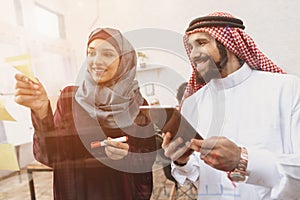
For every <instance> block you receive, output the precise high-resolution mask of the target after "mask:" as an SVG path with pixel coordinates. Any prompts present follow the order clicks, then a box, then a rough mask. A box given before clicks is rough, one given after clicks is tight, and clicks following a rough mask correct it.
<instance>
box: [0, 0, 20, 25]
mask: <svg viewBox="0 0 300 200" xmlns="http://www.w3.org/2000/svg"><path fill="white" fill-rule="evenodd" d="M0 21H2V22H5V23H7V24H12V25H17V17H16V10H15V4H14V1H0Z"/></svg>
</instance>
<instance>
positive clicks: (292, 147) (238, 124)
mask: <svg viewBox="0 0 300 200" xmlns="http://www.w3.org/2000/svg"><path fill="white" fill-rule="evenodd" d="M182 114H183V115H184V116H185V117H186V119H187V120H188V121H189V122H190V123H191V124H192V126H193V127H194V128H195V129H196V130H197V131H198V133H200V135H202V136H203V137H204V138H207V137H210V136H213V135H214V136H225V137H227V138H229V139H230V140H231V141H233V142H235V143H236V144H237V145H238V146H241V147H246V148H247V150H248V167H247V172H248V173H249V176H248V178H247V180H246V182H243V183H236V187H235V186H234V185H233V184H232V182H231V181H230V180H229V179H228V178H227V173H226V172H223V171H220V170H216V169H214V168H212V167H210V166H208V165H206V164H205V163H204V162H203V161H202V160H201V159H200V154H199V153H198V152H194V153H193V154H192V155H191V157H190V160H189V161H188V163H187V165H185V166H184V167H179V166H175V165H174V163H172V174H173V176H174V177H175V178H176V179H177V181H178V182H179V183H180V184H182V185H184V184H185V183H186V182H187V181H192V182H193V183H194V184H195V185H196V187H197V188H198V199H242V200H255V199H284V200H288V199H297V198H299V199H300V79H299V78H298V77H296V76H293V75H283V74H275V73H269V72H262V71H258V70H253V69H251V68H250V67H249V66H248V65H247V64H244V65H243V66H242V67H241V68H240V69H239V70H237V71H235V72H234V73H232V74H230V75H228V76H227V77H225V78H222V79H213V80H211V81H210V82H209V83H208V84H207V85H205V86H204V87H203V88H201V89H200V90H199V91H197V92H196V93H195V94H193V95H192V96H190V97H189V98H187V99H186V100H185V102H184V104H183V107H182Z"/></svg>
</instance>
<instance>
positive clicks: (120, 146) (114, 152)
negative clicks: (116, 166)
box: [105, 137, 129, 160]
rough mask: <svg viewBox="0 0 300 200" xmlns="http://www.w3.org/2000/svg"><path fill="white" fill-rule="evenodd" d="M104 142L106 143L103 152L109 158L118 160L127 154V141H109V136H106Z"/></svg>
mask: <svg viewBox="0 0 300 200" xmlns="http://www.w3.org/2000/svg"><path fill="white" fill-rule="evenodd" d="M105 143H106V144H107V146H105V153H106V155H107V156H108V157H109V158H110V159H112V160H120V159H122V158H124V157H125V156H127V154H128V150H129V145H128V144H127V143H123V142H115V141H111V138H110V137H108V138H107V140H106V142H105Z"/></svg>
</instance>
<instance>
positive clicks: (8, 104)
mask: <svg viewBox="0 0 300 200" xmlns="http://www.w3.org/2000/svg"><path fill="white" fill-rule="evenodd" d="M215 11H225V12H229V13H231V14H233V15H234V16H236V17H237V18H240V19H242V20H243V21H244V24H245V26H246V29H245V31H246V32H247V33H248V34H249V35H250V36H252V38H253V39H254V41H255V42H256V44H257V45H258V47H259V48H260V49H261V50H262V52H264V53H265V54H266V55H267V56H268V57H269V58H270V59H271V60H273V61H274V62H275V63H276V64H277V65H278V66H280V67H282V68H283V69H284V70H285V71H286V72H288V73H290V74H295V75H297V76H300V69H299V60H300V54H299V49H300V42H299V40H298V35H299V32H300V21H299V18H300V3H299V1H297V0H289V1H286V0H264V1H261V0H252V1H241V0H206V1H205V0H189V1H186V0H163V1H162V0H160V1H159V0H152V1H149V0H1V1H0V101H1V102H2V101H3V102H5V103H3V104H2V107H3V106H4V108H5V109H6V110H7V111H8V112H9V113H10V115H11V116H12V117H13V118H14V119H15V120H16V121H8V120H0V143H1V144H7V143H9V144H12V145H13V146H14V147H15V148H16V154H17V159H18V164H19V166H20V167H21V168H24V167H26V166H27V165H28V164H29V163H31V162H33V161H34V158H33V155H32V150H31V148H32V134H33V128H32V125H31V119H30V111H29V110H28V109H26V108H24V107H21V106H19V105H17V104H16V103H14V101H13V93H14V84H15V81H14V75H15V74H16V73H17V72H18V71H17V70H16V69H15V68H14V67H13V64H12V62H8V60H9V59H8V58H10V60H11V59H12V60H13V61H14V62H26V66H29V67H31V68H32V72H33V74H34V75H35V76H36V77H37V78H38V79H39V80H40V81H41V82H42V83H43V84H44V86H45V87H46V90H47V92H48V94H49V96H50V97H51V100H52V105H53V107H54V108H55V103H56V100H57V97H58V95H59V94H60V90H61V89H62V88H63V87H65V86H66V85H71V84H74V83H75V82H76V79H77V78H78V77H77V75H78V72H79V71H80V68H81V65H82V63H83V61H84V58H85V53H86V42H87V37H88V35H89V33H90V32H91V31H92V30H93V29H94V28H97V27H112V28H116V29H119V30H121V31H122V32H123V33H124V34H125V36H127V38H128V39H129V40H130V41H131V42H132V44H133V45H134V47H135V48H136V51H137V55H138V70H137V75H136V79H137V80H138V81H139V83H140V87H141V91H142V93H143V95H144V97H145V98H146V99H147V100H148V101H149V102H151V101H156V100H158V101H159V103H160V104H161V105H171V106H175V105H177V100H176V93H177V88H178V87H179V86H180V84H181V83H183V82H185V81H187V80H188V78H189V76H190V74H191V67H190V64H189V61H188V58H187V56H186V54H185V50H184V47H183V42H182V36H183V34H184V31H185V29H186V28H187V26H188V24H189V22H190V21H191V20H192V19H194V18H196V17H199V16H203V15H206V14H208V13H211V12H215ZM20 55H23V56H24V55H26V56H25V57H26V59H23V60H22V59H21V60H16V59H17V58H18V57H16V56H20ZM1 162H5V161H3V160H1V155H0V163H1ZM12 172H14V170H0V178H1V177H2V178H3V177H6V176H8V175H9V174H11V173H12ZM0 194H1V192H0ZM0 199H1V195H0Z"/></svg>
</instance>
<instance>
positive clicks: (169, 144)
mask: <svg viewBox="0 0 300 200" xmlns="http://www.w3.org/2000/svg"><path fill="white" fill-rule="evenodd" d="M171 140H172V134H171V133H170V132H167V133H166V134H163V143H162V145H161V146H162V148H163V149H164V150H165V156H166V157H168V158H170V159H171V160H172V161H176V162H177V163H180V164H184V163H187V162H188V160H189V158H190V154H191V153H192V151H191V152H190V153H188V154H187V153H185V152H186V151H188V150H189V145H190V143H189V142H188V143H186V144H185V145H184V146H183V147H178V146H179V145H181V144H182V143H183V140H182V138H180V137H179V138H177V139H176V140H175V141H171Z"/></svg>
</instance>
